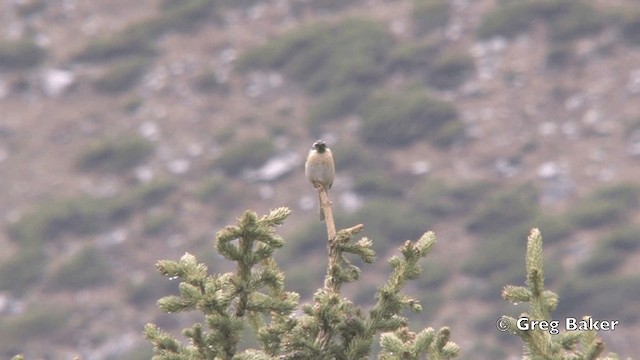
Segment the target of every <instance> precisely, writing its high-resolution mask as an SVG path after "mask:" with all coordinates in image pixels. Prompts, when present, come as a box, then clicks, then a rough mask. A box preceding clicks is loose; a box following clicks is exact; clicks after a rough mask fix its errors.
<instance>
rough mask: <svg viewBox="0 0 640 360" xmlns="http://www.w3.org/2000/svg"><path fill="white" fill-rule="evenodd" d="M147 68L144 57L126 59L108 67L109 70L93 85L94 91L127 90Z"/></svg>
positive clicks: (147, 63) (116, 91) (111, 91)
mask: <svg viewBox="0 0 640 360" xmlns="http://www.w3.org/2000/svg"><path fill="white" fill-rule="evenodd" d="M148 67H149V60H148V59H147V58H146V57H139V56H138V57H128V58H124V59H123V60H120V61H118V62H117V63H115V64H112V65H110V68H109V69H108V70H107V71H106V72H105V73H103V74H102V76H100V77H99V78H98V79H96V80H95V81H94V83H93V85H94V86H95V88H96V89H98V90H100V91H104V92H108V93H119V92H123V91H126V90H129V89H130V88H131V87H133V86H134V85H135V84H136V83H137V82H138V81H139V80H140V79H141V78H142V76H143V75H144V74H145V71H146V70H147V68H148Z"/></svg>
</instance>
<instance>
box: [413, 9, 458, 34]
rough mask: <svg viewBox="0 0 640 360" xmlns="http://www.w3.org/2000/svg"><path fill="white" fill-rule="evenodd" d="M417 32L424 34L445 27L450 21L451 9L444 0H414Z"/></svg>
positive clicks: (414, 21) (414, 22) (414, 20)
mask: <svg viewBox="0 0 640 360" xmlns="http://www.w3.org/2000/svg"><path fill="white" fill-rule="evenodd" d="M411 15H412V18H413V24H414V26H415V30H416V33H417V34H419V35H424V34H427V33H429V32H431V31H432V30H434V29H437V28H440V27H443V26H445V25H446V24H447V22H448V21H449V17H450V16H451V10H450V9H449V4H448V2H447V1H444V0H414V1H413V11H412V13H411Z"/></svg>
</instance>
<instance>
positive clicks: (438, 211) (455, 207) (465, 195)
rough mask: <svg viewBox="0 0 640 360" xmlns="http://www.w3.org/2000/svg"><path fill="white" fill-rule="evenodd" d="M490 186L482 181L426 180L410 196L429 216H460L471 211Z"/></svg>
mask: <svg viewBox="0 0 640 360" xmlns="http://www.w3.org/2000/svg"><path fill="white" fill-rule="evenodd" d="M491 187H492V185H491V184H489V183H487V182H483V181H478V182H462V183H458V184H447V183H446V182H444V181H441V180H427V181H425V182H424V183H423V184H420V185H418V187H417V189H416V190H415V193H414V194H412V196H411V197H412V199H415V206H416V208H417V209H421V210H424V211H425V212H426V213H427V214H429V216H430V217H437V218H444V217H448V216H456V215H457V216H462V215H465V214H467V213H469V212H470V211H472V210H473V209H474V208H475V207H476V206H477V205H478V203H479V202H480V201H481V199H483V198H484V197H485V196H486V194H487V192H488V191H489V190H490V189H491Z"/></svg>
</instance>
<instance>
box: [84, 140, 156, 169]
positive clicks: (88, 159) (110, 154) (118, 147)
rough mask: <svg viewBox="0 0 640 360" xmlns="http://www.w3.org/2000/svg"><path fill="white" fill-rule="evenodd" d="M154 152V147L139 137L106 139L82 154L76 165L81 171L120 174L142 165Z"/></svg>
mask: <svg viewBox="0 0 640 360" xmlns="http://www.w3.org/2000/svg"><path fill="white" fill-rule="evenodd" d="M154 151H155V145H154V144H153V143H152V142H150V141H149V140H147V139H144V138H141V137H137V136H124V137H122V138H118V139H107V140H104V141H101V142H98V143H96V144H94V145H92V146H91V147H90V148H89V149H88V150H86V151H85V152H84V153H82V154H81V155H80V156H79V157H78V160H77V161H76V165H77V167H78V168H79V169H81V170H99V171H106V172H112V173H122V172H125V171H127V170H130V169H132V168H134V167H136V166H138V165H140V164H142V163H143V162H144V161H146V160H147V159H148V158H149V157H150V156H151V155H152V154H153V153H154Z"/></svg>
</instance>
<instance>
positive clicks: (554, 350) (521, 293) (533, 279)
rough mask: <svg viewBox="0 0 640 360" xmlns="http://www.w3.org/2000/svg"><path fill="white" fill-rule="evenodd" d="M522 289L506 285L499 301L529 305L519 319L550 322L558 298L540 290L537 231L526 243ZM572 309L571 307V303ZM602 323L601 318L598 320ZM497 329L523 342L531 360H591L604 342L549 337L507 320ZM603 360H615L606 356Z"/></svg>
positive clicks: (566, 334) (574, 334)
mask: <svg viewBox="0 0 640 360" xmlns="http://www.w3.org/2000/svg"><path fill="white" fill-rule="evenodd" d="M526 260H527V264H526V285H527V286H526V287H524V286H515V285H507V286H505V287H504V289H503V290H502V297H503V298H504V299H505V300H507V301H509V302H511V303H513V304H518V303H529V304H530V306H529V311H528V312H525V313H523V314H521V315H520V317H527V318H529V319H531V320H542V321H551V320H552V319H553V318H552V313H553V312H554V311H555V310H556V308H557V307H558V295H557V294H555V293H554V292H552V291H549V290H545V289H544V270H543V259H542V237H541V236H540V232H539V231H538V229H533V230H532V231H531V234H530V235H529V239H528V241H527V258H526ZM571 305H572V306H573V305H574V303H571ZM601 319H604V318H601ZM498 325H499V326H500V328H501V329H504V330H506V331H508V332H510V333H512V334H515V335H517V336H519V337H520V338H521V339H522V341H523V342H524V353H525V355H526V357H528V358H531V359H580V360H583V359H584V360H595V359H597V358H598V356H599V355H601V354H602V352H603V350H604V342H603V340H602V339H600V338H598V337H597V336H596V332H595V331H594V330H592V331H580V330H576V331H569V330H568V329H567V330H565V331H560V329H558V331H559V334H555V335H551V334H550V331H549V330H546V331H545V330H541V329H539V328H536V329H530V330H520V329H518V327H517V326H516V319H515V318H513V317H510V316H503V317H501V318H500V320H499V323H498ZM604 359H617V356H616V355H615V354H609V355H607V356H606V357H605V358H604Z"/></svg>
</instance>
